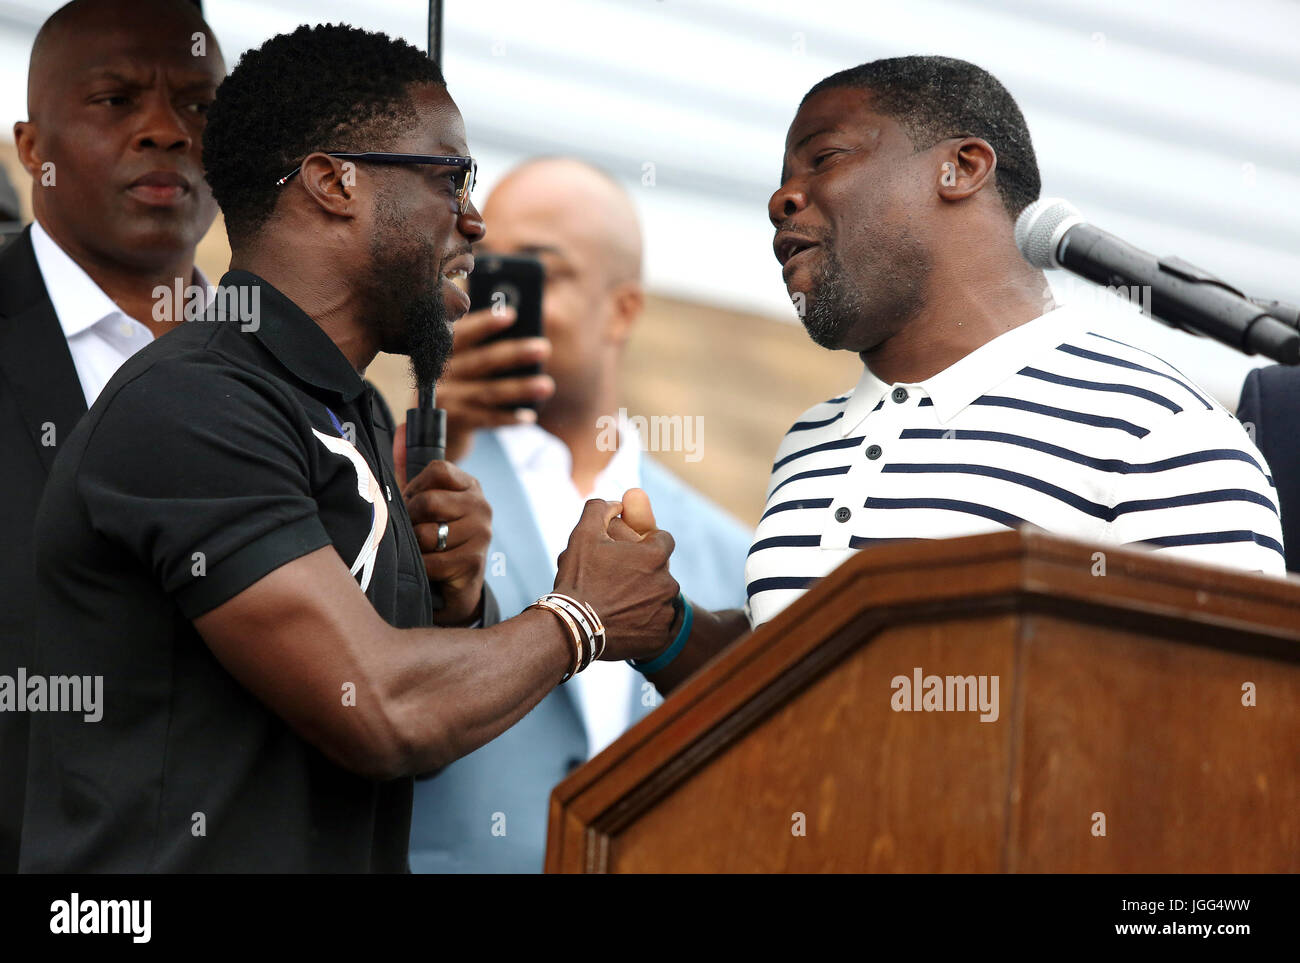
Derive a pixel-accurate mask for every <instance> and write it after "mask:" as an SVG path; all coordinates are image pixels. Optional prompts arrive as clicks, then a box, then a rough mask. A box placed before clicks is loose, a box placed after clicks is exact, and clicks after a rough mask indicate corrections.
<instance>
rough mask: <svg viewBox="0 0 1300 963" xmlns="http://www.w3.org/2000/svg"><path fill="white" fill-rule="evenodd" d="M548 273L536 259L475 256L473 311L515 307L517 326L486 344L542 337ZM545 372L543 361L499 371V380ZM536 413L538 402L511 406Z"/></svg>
mask: <svg viewBox="0 0 1300 963" xmlns="http://www.w3.org/2000/svg"><path fill="white" fill-rule="evenodd" d="M544 276H545V271H544V270H543V268H542V262H541V261H539V260H538V259H537V258H535V257H514V256H508V255H504V254H480V255H476V256H475V257H474V271H473V273H472V274H470V276H469V304H470V310H471V311H482V310H484V309H495V310H498V311H499V310H501V309H503V308H514V310H515V321H514V324H512V325H510V327H508V328H506V329H505V330H503V331H498V332H497V333H496V334H494V335H492V336H491V337H490V338H488V339H487V341H486V342H485V343H489V344H490V343H491V342H493V341H500V340H502V339H503V338H540V337H541V336H542V281H543V278H544ZM541 373H542V365H541V363H540V362H537V363H535V364H530V365H524V366H523V367H521V368H511V369H510V370H509V371H500V372H498V373H497V374H496V375H494V376H493V377H496V378H526V377H528V376H529V375H539V374H541ZM509 407H510V408H512V409H513V408H516V407H522V408H532V409H533V410H534V411H536V410H537V403H536V402H528V403H526V404H523V405H510V406H509Z"/></svg>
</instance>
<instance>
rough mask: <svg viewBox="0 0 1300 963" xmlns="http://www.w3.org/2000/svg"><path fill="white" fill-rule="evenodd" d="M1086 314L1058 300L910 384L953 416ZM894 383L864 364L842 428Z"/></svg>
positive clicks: (942, 413)
mask: <svg viewBox="0 0 1300 963" xmlns="http://www.w3.org/2000/svg"><path fill="white" fill-rule="evenodd" d="M1083 320H1084V318H1083V316H1082V314H1081V312H1079V311H1078V310H1077V309H1075V308H1072V307H1070V306H1069V305H1061V306H1058V307H1056V308H1053V309H1052V310H1051V311H1048V312H1047V313H1046V314H1042V315H1039V316H1038V317H1037V318H1034V320H1032V321H1026V322H1025V323H1024V324H1022V325H1019V326H1018V327H1015V328H1012V329H1011V330H1010V331H1007V332H1004V333H1003V334H1000V335H998V336H997V337H996V338H994V339H993V340H992V341H988V342H986V343H985V344H982V345H980V347H978V348H976V349H975V350H974V351H972V352H971V353H970V354H968V355H966V357H964V358H962V359H961V360H960V361H957V362H954V363H953V364H951V365H949V366H948V367H947V368H945V369H944V370H942V371H940V372H939V373H938V374H936V375H932V376H931V377H929V378H927V379H926V380H925V381H921V382H918V383H916V384H915V385H909V386H908V387H916V388H919V389H920V390H921V391H923V392H924V393H925V394H926V395H928V396H929V397H930V400H931V401H933V402H934V413H935V415H936V417H937V418H938V419H939V421H940V423H944V422H947V421H951V420H952V419H953V418H955V417H956V416H957V415H958V414H960V413H961V412H962V411H963V410H964V409H965V408H967V407H968V406H969V405H970V404H971V403H972V402H973V401H975V400H976V399H977V398H980V397H982V396H984V395H986V394H988V392H990V391H991V390H993V389H994V388H996V387H997V386H998V385H1000V384H1001V383H1002V382H1004V381H1006V380H1007V379H1008V378H1009V377H1011V376H1012V375H1013V374H1015V373H1016V372H1017V371H1019V370H1020V369H1021V368H1023V367H1024V366H1025V365H1027V364H1028V363H1029V362H1030V361H1031V360H1032V359H1033V358H1034V357H1035V356H1036V355H1038V353H1039V352H1040V351H1043V350H1044V349H1046V348H1048V347H1054V346H1055V345H1057V344H1060V343H1061V341H1062V340H1063V339H1064V338H1065V337H1066V335H1067V334H1068V333H1070V332H1072V331H1074V330H1075V329H1076V328H1077V327H1079V326H1080V325H1081V324H1082V322H1083ZM892 387H893V385H890V384H886V383H885V382H883V381H881V380H880V379H879V378H877V377H876V376H875V375H874V374H872V373H871V369H870V368H869V367H867V366H866V365H863V366H862V377H861V378H859V379H858V384H857V387H856V388H854V389H853V397H852V398H850V399H849V402H848V404H847V406H846V407H845V410H844V419H843V426H842V428H841V433H842V434H844V435H847V434H849V432H851V431H853V430H854V429H855V428H857V427H858V426H859V425H860V424H861V423H862V421H863V419H864V418H866V417H867V415H869V414H871V412H872V410H874V409H875V407H876V405H877V404H879V402H880V400H881V399H882V398H883V397H884V396H885V394H886V393H887V392H889V390H890V389H891V388H892Z"/></svg>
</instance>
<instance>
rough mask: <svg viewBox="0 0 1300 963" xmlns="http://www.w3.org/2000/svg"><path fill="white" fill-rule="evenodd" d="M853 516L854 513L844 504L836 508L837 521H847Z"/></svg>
mask: <svg viewBox="0 0 1300 963" xmlns="http://www.w3.org/2000/svg"><path fill="white" fill-rule="evenodd" d="M852 517H853V513H852V512H851V511H849V510H848V508H846V507H845V506H843V505H841V506H840V507H839V508H837V509H835V520H836V521H837V522H847V521H848V520H849V519H850V518H852Z"/></svg>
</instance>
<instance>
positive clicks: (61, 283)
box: [0, 0, 226, 872]
mask: <svg viewBox="0 0 1300 963" xmlns="http://www.w3.org/2000/svg"><path fill="white" fill-rule="evenodd" d="M225 72H226V69H225V63H224V61H223V60H222V57H221V51H220V49H219V48H218V46H217V42H216V39H215V38H214V37H213V36H212V34H211V31H210V30H209V28H208V26H207V24H206V23H205V22H204V20H203V18H202V16H201V14H200V13H199V12H198V10H197V9H196V8H195V6H194V5H193V4H191V3H189V2H185V0H75V2H73V3H70V4H68V5H66V6H64V7H62V8H60V9H59V10H58V11H56V12H55V13H54V14H52V15H51V16H50V18H49V19H48V20H47V21H46V22H45V23H44V24H43V25H42V27H41V29H40V31H39V32H38V33H37V36H36V40H35V42H34V43H33V45H32V54H31V61H30V65H29V72H28V92H27V110H28V118H29V119H28V120H26V121H22V122H20V123H17V124H15V125H14V140H15V143H16V145H17V148H18V156H19V159H20V161H21V163H22V165H23V167H24V168H25V169H26V170H27V172H28V173H29V174H31V176H32V179H33V185H32V208H33V212H34V214H35V219H36V223H35V224H33V225H31V226H29V227H28V228H27V229H26V230H25V231H23V232H22V234H20V235H19V236H18V237H17V238H14V239H13V240H12V241H10V242H9V243H8V244H6V245H5V246H4V250H3V252H0V451H2V452H3V463H4V466H5V471H4V483H3V484H4V488H3V491H2V493H0V532H3V538H4V551H3V552H0V683H2V682H3V681H4V677H8V680H9V681H8V686H7V687H8V690H9V692H10V694H11V698H12V696H13V695H14V682H13V680H14V679H16V678H17V677H18V676H17V670H18V669H19V668H23V667H25V666H26V665H28V664H29V660H30V651H31V648H30V646H31V643H30V636H31V631H32V626H33V620H34V612H33V611H32V601H31V600H32V598H33V596H34V592H35V589H34V578H33V562H32V553H33V545H32V523H33V520H34V518H35V515H36V508H37V505H38V504H39V502H40V498H41V493H42V490H43V488H44V486H45V483H46V478H47V476H48V473H49V470H50V467H51V465H52V464H53V462H54V456H55V455H56V454H57V453H58V451H59V446H60V445H61V444H62V443H63V442H64V441H65V440H66V439H67V437H68V435H69V434H71V432H72V429H73V426H74V425H75V424H76V423H77V421H78V420H79V419H80V418H81V416H82V415H84V414H85V412H86V410H87V408H88V407H89V405H91V404H92V403H93V402H94V400H95V395H97V394H98V392H99V390H100V389H101V388H102V387H103V386H104V383H105V382H106V381H107V380H108V378H109V377H111V376H112V374H113V372H114V371H115V370H116V368H117V366H118V365H120V364H121V363H122V362H123V361H125V360H126V358H127V357H129V356H130V354H132V353H134V351H135V350H136V349H138V348H139V347H142V346H143V345H144V344H147V343H149V342H150V341H152V340H153V339H154V338H155V337H157V336H159V335H161V334H164V333H166V332H167V331H169V330H171V329H173V328H175V327H177V326H178V325H179V323H180V317H181V315H180V313H179V312H174V311H159V310H158V307H159V298H157V297H156V296H155V291H156V290H157V289H159V288H162V289H164V290H168V291H173V290H175V289H176V286H177V285H178V284H179V285H180V286H181V288H182V289H184V288H185V287H186V286H189V285H191V284H195V285H198V286H199V287H200V288H202V287H204V286H205V282H204V279H203V277H202V275H201V274H199V273H198V272H197V271H196V270H195V267H194V254H195V248H196V246H197V244H198V242H199V240H200V239H201V238H202V237H203V235H204V234H205V233H207V230H208V228H209V227H210V226H211V224H212V221H213V219H214V218H215V217H216V213H217V206H216V202H215V201H214V200H213V199H212V194H211V191H210V190H209V188H208V186H207V183H206V182H205V181H204V178H203V170H202V163H201V148H202V133H203V127H204V122H205V114H206V111H207V107H208V105H209V104H210V103H211V102H212V100H213V98H214V96H215V94H216V88H217V86H218V84H220V82H221V80H222V78H223V77H224V76H225ZM160 318H161V320H159V319H160ZM24 695H25V693H23V692H17V693H16V697H17V701H18V702H22V701H23V697H24ZM3 708H5V709H7V710H9V711H0V871H3V872H15V871H16V870H17V866H18V844H19V838H20V828H21V820H22V812H23V797H24V787H25V773H26V768H27V763H26V760H27V733H28V725H27V716H26V714H25V713H24V712H23V711H21V710H19V709H17V707H16V706H3Z"/></svg>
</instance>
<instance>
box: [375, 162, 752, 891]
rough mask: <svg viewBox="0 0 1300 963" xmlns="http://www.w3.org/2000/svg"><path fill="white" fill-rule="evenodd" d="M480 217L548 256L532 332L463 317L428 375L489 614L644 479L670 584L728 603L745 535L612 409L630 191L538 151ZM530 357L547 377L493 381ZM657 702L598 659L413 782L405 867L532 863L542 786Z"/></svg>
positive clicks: (631, 232) (513, 250) (637, 235)
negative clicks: (449, 348) (472, 480)
mask: <svg viewBox="0 0 1300 963" xmlns="http://www.w3.org/2000/svg"><path fill="white" fill-rule="evenodd" d="M483 218H484V221H485V223H486V224H487V227H488V232H487V237H486V239H485V240H484V241H483V243H482V244H481V246H480V247H481V249H482V250H483V251H486V252H488V253H493V254H506V255H525V254H526V255H531V256H534V257H537V258H538V259H539V260H540V261H541V262H542V265H543V267H544V269H545V286H544V291H543V297H542V329H543V332H542V333H543V337H542V338H537V339H529V340H518V339H515V340H505V341H499V342H494V343H491V344H486V345H485V344H483V340H484V338H486V337H487V336H488V335H490V334H492V333H494V332H496V331H499V330H501V329H502V328H503V327H505V326H507V325H508V324H509V323H510V322H511V321H513V315H510V314H507V315H505V316H494V315H493V314H492V313H491V312H490V311H483V312H477V313H475V314H469V315H466V316H465V318H463V319H462V320H461V321H459V322H458V323H457V324H456V332H455V350H454V352H453V354H452V358H451V361H450V362H449V364H448V366H447V371H446V374H445V375H444V379H443V381H442V382H440V384H439V388H438V403H439V405H441V406H443V407H445V408H446V409H447V411H448V423H449V438H448V450H449V453H450V454H451V455H452V457H458V458H459V460H460V462H461V466H462V467H463V468H464V469H465V470H466V471H468V472H469V473H470V474H471V475H474V476H475V477H477V478H478V479H479V482H480V484H481V485H482V486H483V493H484V495H485V496H486V497H487V500H488V503H489V504H490V505H491V506H492V517H493V524H492V528H493V537H492V544H491V546H490V548H489V555H488V560H489V561H488V574H487V581H488V584H489V585H490V587H491V589H492V591H493V593H494V594H495V595H496V597H497V600H498V601H499V603H500V605H501V614H502V617H507V616H510V615H514V614H515V613H516V612H518V611H520V610H522V609H523V608H524V607H525V606H527V605H528V604H530V603H531V602H532V601H533V599H535V598H537V597H538V595H539V594H541V593H544V592H546V591H547V590H548V589H549V587H550V585H551V583H552V581H553V580H554V578H555V571H556V567H555V566H556V557H557V556H558V555H559V553H560V552H561V551H562V550H563V549H564V547H565V543H566V541H567V539H568V532H569V531H570V530H571V529H572V527H573V524H574V522H575V521H576V520H577V519H578V516H579V515H580V514H581V511H582V506H583V503H584V501H585V500H586V499H588V498H617V497H619V496H620V495H621V494H622V492H624V491H625V490H627V489H628V488H642V489H644V490H645V491H646V493H647V494H648V495H649V496H650V501H651V504H653V505H654V506H655V512H656V514H657V523H658V524H659V525H660V526H662V527H663V528H665V529H666V530H668V531H671V532H672V533H673V535H674V538H676V541H677V547H676V549H675V550H674V552H673V556H672V561H671V567H672V573H673V575H674V576H675V577H676V579H677V581H678V582H679V583H680V585H681V587H682V591H683V592H684V594H685V595H686V596H687V597H689V598H690V599H692V601H694V602H699V603H700V604H705V605H707V604H708V603H706V602H705V601H704V600H706V599H714V600H718V601H725V603H726V604H727V605H728V606H730V605H742V604H743V603H744V600H745V586H744V579H743V572H744V563H745V553H746V552H747V551H748V548H749V532H748V531H746V530H745V529H744V528H743V527H742V526H741V525H739V524H738V523H737V522H735V521H734V520H733V519H731V518H730V517H729V516H727V515H726V514H725V513H724V512H723V511H722V510H721V509H719V508H718V507H717V506H715V505H713V504H712V503H710V502H709V501H707V500H706V499H705V498H704V497H703V496H701V495H699V494H698V493H696V492H694V491H693V490H691V489H690V488H689V487H687V486H686V485H685V484H683V483H682V482H681V481H679V480H678V479H677V478H675V477H674V476H673V475H672V474H670V473H669V472H668V471H666V470H665V469H663V468H661V467H660V466H659V465H658V464H656V463H655V462H654V461H653V460H651V459H650V458H647V457H645V456H644V455H643V453H642V442H643V439H641V438H640V437H639V435H638V432H637V428H636V426H635V424H634V423H632V422H631V421H629V420H627V419H623V418H620V404H619V402H620V390H619V372H620V368H621V365H622V362H623V360H624V355H625V353H626V347H627V343H628V339H629V337H630V336H631V334H632V330H633V328H634V327H635V325H636V322H637V320H638V318H639V317H640V315H641V311H642V308H643V306H644V303H645V293H644V291H643V289H642V285H641V228H640V225H639V223H638V219H637V214H636V209H635V206H634V205H633V203H632V200H631V198H630V197H629V196H628V195H627V192H626V191H624V190H623V188H622V187H621V186H620V185H619V184H618V183H617V182H616V181H615V180H613V179H612V178H611V177H609V176H608V175H607V174H605V173H603V172H602V171H599V170H597V169H595V168H593V167H590V166H589V165H587V164H584V163H582V162H580V161H577V160H572V159H568V158H544V159H539V160H533V161H530V162H528V163H525V164H523V165H522V166H520V167H518V168H516V169H515V170H513V171H511V172H510V173H509V174H507V175H506V177H505V178H504V179H503V180H502V181H501V182H500V183H499V184H498V185H497V187H496V189H495V190H493V191H492V193H491V194H490V195H489V197H488V198H487V201H486V203H485V204H484V206H483ZM536 361H541V362H542V363H543V366H544V371H545V373H544V374H542V375H539V376H534V377H529V378H513V379H494V378H492V377H491V375H492V374H493V373H495V372H501V371H509V370H510V369H512V368H517V367H520V366H521V365H525V364H529V363H532V362H536ZM528 401H540V402H542V404H541V405H540V406H539V413H538V415H537V417H536V419H535V420H534V418H533V412H532V410H531V409H517V408H515V409H512V408H511V407H509V406H517V405H520V404H522V403H525V402H528ZM502 405H505V406H507V407H506V408H505V409H503V408H502V407H500V406H502ZM633 414H643V415H646V416H650V415H681V416H682V417H690V414H689V413H687V412H677V411H672V410H669V409H664V410H660V411H655V412H634V413H633ZM398 454H399V456H400V446H399V452H398ZM657 702H658V698H657V696H656V695H655V691H654V688H653V687H652V686H650V685H648V684H646V683H645V681H644V679H643V678H642V677H641V676H640V675H639V674H638V673H637V672H636V671H634V670H633V669H632V668H631V667H629V666H628V665H627V664H626V663H623V662H604V663H600V664H598V665H595V666H593V667H592V668H590V669H588V670H587V671H586V672H584V673H583V674H582V675H581V676H579V677H576V678H575V679H573V680H572V681H570V682H568V683H566V684H565V685H563V686H560V687H559V688H558V689H556V690H555V691H554V692H552V693H551V694H550V695H548V696H547V697H546V698H545V699H544V700H543V701H542V702H541V703H540V704H539V705H538V706H537V707H536V708H535V709H533V711H532V712H530V713H529V714H528V715H527V716H525V717H524V718H523V719H522V720H521V721H520V722H518V723H516V724H515V726H514V727H513V728H511V729H509V730H507V731H506V732H505V733H504V734H502V735H500V736H498V737H497V738H496V739H495V740H494V741H492V742H490V743H488V744H487V745H485V746H483V747H482V748H480V749H479V750H477V751H476V752H474V753H472V754H470V755H469V756H466V757H464V758H463V759H460V760H457V761H456V762H454V763H453V764H452V765H451V766H449V767H448V768H447V769H445V770H444V771H443V772H442V773H441V774H439V775H438V776H436V777H435V778H433V779H431V780H428V781H425V782H422V783H417V785H416V792H415V808H414V814H413V817H412V820H411V853H410V858H411V869H412V870H413V871H414V872H417V873H419V872H471V873H473V872H539V871H540V870H541V868H542V860H543V855H544V851H545V845H546V814H547V802H548V799H549V796H550V792H551V789H552V788H554V786H555V784H556V783H557V782H559V781H560V780H561V779H563V778H564V777H565V776H566V775H567V774H568V773H569V771H570V770H571V769H573V768H574V767H576V766H577V765H579V764H581V763H582V762H584V761H586V760H587V759H588V758H590V757H591V756H592V755H594V754H595V753H596V752H599V751H600V750H601V749H602V748H604V747H605V746H606V745H608V744H609V743H610V742H612V741H613V740H614V739H615V738H617V737H618V736H619V735H620V734H621V733H622V732H623V731H624V730H625V729H626V728H627V727H628V726H629V725H631V724H632V722H634V721H636V720H637V719H639V718H640V717H641V716H643V715H645V714H646V713H647V712H649V711H650V710H651V709H652V708H653V707H654V706H655V705H656V704H657Z"/></svg>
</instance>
